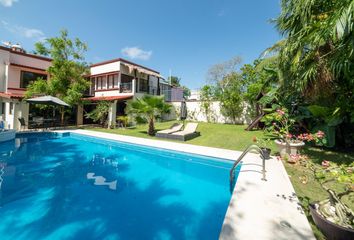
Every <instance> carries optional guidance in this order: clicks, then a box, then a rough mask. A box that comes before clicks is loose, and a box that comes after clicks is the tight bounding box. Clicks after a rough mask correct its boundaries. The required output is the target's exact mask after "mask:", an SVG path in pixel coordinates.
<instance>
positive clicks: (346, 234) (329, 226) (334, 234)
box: [310, 203, 354, 240]
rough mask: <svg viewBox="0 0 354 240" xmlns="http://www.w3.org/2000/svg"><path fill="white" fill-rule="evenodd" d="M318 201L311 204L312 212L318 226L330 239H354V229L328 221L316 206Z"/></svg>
mask: <svg viewBox="0 0 354 240" xmlns="http://www.w3.org/2000/svg"><path fill="white" fill-rule="evenodd" d="M315 204H316V203H312V204H310V212H311V216H312V218H313V221H314V222H315V224H316V226H317V227H318V228H319V229H320V230H321V231H322V232H323V233H324V235H326V237H327V239H328V240H332V239H333V240H334V239H335V240H349V239H354V230H353V229H349V228H344V227H342V226H339V225H338V224H335V223H333V222H330V221H328V220H327V219H325V218H324V217H322V216H321V215H320V214H319V213H318V212H317V211H316V208H315Z"/></svg>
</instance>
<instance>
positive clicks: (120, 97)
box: [82, 95, 133, 102]
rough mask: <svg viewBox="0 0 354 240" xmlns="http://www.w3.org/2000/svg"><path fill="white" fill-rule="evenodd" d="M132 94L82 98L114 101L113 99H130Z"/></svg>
mask: <svg viewBox="0 0 354 240" xmlns="http://www.w3.org/2000/svg"><path fill="white" fill-rule="evenodd" d="M132 98H133V95H127V96H101V97H88V98H83V99H82V100H84V101H85V100H86V101H91V102H95V101H114V100H128V99H132Z"/></svg>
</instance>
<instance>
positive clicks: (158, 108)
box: [125, 95, 171, 136]
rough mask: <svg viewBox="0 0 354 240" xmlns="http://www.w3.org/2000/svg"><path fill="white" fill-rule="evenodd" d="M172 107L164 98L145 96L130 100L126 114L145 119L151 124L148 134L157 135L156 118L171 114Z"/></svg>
mask: <svg viewBox="0 0 354 240" xmlns="http://www.w3.org/2000/svg"><path fill="white" fill-rule="evenodd" d="M170 110H171V105H170V104H167V103H165V99H164V97H163V96H151V95H144V96H143V97H141V98H137V99H135V100H130V101H128V103H127V107H126V110H125V111H126V113H127V114H128V115H130V116H132V117H135V118H136V117H142V118H145V119H146V121H147V122H148V123H149V128H148V131H147V132H148V134H149V135H150V136H153V135H155V121H156V118H158V117H161V115H162V114H163V113H169V112H170Z"/></svg>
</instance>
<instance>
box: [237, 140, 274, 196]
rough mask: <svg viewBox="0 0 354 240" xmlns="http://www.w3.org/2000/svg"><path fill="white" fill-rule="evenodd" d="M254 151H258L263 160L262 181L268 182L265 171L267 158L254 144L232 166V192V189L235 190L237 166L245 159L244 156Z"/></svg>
mask: <svg viewBox="0 0 354 240" xmlns="http://www.w3.org/2000/svg"><path fill="white" fill-rule="evenodd" d="M252 150H256V151H257V152H258V153H259V154H260V155H261V158H262V180H263V181H267V179H266V170H265V160H266V157H265V156H264V153H263V151H262V149H260V147H258V146H257V145H255V144H252V145H250V146H248V147H247V148H246V150H244V151H243V152H242V154H241V155H240V156H239V157H238V159H237V160H236V161H235V163H234V164H233V165H232V168H231V170H230V190H232V188H233V182H234V179H235V169H236V167H237V165H238V164H239V163H240V162H241V160H242V159H243V158H244V156H246V154H247V153H249V152H250V151H252Z"/></svg>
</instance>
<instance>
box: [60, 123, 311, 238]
mask: <svg viewBox="0 0 354 240" xmlns="http://www.w3.org/2000/svg"><path fill="white" fill-rule="evenodd" d="M55 132H59V133H64V132H70V133H77V134H81V135H86V136H91V137H97V138H103V139H109V140H115V141H120V142H127V143H133V144H139V145H144V146H149V147H157V148H162V149H167V150H174V151H180V152H185V153H192V154H198V155H204V156H209V157H216V158H223V159H228V160H232V161H235V160H236V159H237V158H238V157H239V156H240V155H241V152H240V151H234V150H228V149H221V148H213V147H205V146H198V145H191V144H187V143H176V142H170V141H163V140H155V139H145V138H139V137H131V136H125V135H119V134H112V133H104V132H97V131H89V130H81V129H73V130H57V131H55ZM260 170H261V160H260V157H259V155H258V154H254V153H249V154H247V155H246V157H245V158H244V159H243V164H242V168H241V171H240V174H239V176H238V180H237V183H236V186H235V188H234V190H233V193H232V196H231V199H230V203H229V206H228V209H227V212H226V215H225V218H224V222H223V225H222V230H221V232H220V236H219V239H221V240H231V239H240V240H248V239H284V240H285V239H294V240H295V239H315V237H314V235H313V232H312V230H311V227H310V224H309V222H308V220H307V218H306V216H305V214H304V212H303V210H302V208H301V207H300V205H299V200H298V199H297V197H296V195H295V190H294V188H293V186H292V184H291V182H290V179H289V176H288V174H287V172H286V170H285V167H284V165H283V163H282V162H281V161H279V160H277V159H276V158H275V157H272V158H271V159H269V160H267V161H266V171H267V173H266V177H267V181H263V180H262V179H261V178H262V175H261V171H260Z"/></svg>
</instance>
